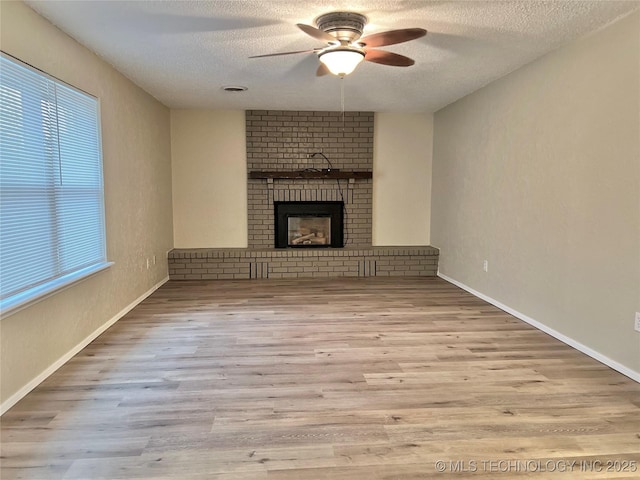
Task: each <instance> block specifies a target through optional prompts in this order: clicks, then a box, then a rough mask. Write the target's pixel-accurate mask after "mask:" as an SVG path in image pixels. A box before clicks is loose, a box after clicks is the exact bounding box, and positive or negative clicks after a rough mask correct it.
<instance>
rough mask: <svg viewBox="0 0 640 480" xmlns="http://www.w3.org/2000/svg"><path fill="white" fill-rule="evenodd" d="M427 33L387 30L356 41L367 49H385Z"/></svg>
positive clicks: (415, 29)
mask: <svg viewBox="0 0 640 480" xmlns="http://www.w3.org/2000/svg"><path fill="white" fill-rule="evenodd" d="M426 34H427V31H426V30H425V29H424V28H402V29H400V30H388V31H386V32H380V33H373V34H371V35H367V36H366V37H362V38H361V39H359V40H358V41H357V43H360V44H362V45H366V46H367V47H385V46H387V45H395V44H396V43H402V42H408V41H409V40H415V39H416V38H420V37H424V36H425V35H426Z"/></svg>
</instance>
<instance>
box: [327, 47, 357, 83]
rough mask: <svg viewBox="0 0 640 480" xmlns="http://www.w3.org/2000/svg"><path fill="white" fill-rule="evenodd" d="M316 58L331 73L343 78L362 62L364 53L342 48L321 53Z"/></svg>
mask: <svg viewBox="0 0 640 480" xmlns="http://www.w3.org/2000/svg"><path fill="white" fill-rule="evenodd" d="M318 57H319V59H320V61H321V62H322V63H323V64H324V65H325V66H326V67H327V68H328V69H329V71H330V72H331V73H333V74H334V75H337V76H339V77H344V76H345V75H349V74H350V73H351V72H353V71H354V70H355V69H356V67H357V66H358V64H360V62H362V60H364V52H363V51H361V50H358V49H357V48H350V47H342V48H333V49H330V50H326V51H324V52H321V53H319V54H318Z"/></svg>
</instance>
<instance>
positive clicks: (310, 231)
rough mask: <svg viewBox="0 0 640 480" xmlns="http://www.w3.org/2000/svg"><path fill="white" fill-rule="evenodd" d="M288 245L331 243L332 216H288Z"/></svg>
mask: <svg viewBox="0 0 640 480" xmlns="http://www.w3.org/2000/svg"><path fill="white" fill-rule="evenodd" d="M287 232H288V236H287V238H288V242H289V244H288V246H289V247H297V246H301V245H331V217H330V216H328V215H326V216H317V217H309V216H304V217H294V216H290V217H287Z"/></svg>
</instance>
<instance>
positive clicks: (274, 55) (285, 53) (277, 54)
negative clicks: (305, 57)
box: [249, 48, 322, 58]
mask: <svg viewBox="0 0 640 480" xmlns="http://www.w3.org/2000/svg"><path fill="white" fill-rule="evenodd" d="M318 50H322V49H321V48H314V49H313V50H296V51H295V52H281V53H267V54H266V55H252V56H251V57H249V58H264V57H277V56H279V55H294V54H296V53H312V52H317V51H318Z"/></svg>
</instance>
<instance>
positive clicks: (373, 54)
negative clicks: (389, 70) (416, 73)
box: [364, 50, 416, 67]
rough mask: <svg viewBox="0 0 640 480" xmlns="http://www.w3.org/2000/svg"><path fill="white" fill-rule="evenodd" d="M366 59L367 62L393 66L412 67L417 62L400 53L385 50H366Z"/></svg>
mask: <svg viewBox="0 0 640 480" xmlns="http://www.w3.org/2000/svg"><path fill="white" fill-rule="evenodd" d="M364 59H365V60H366V61H367V62H373V63H380V64H382V65H391V66H392V67H410V66H411V65H413V64H414V63H416V62H415V61H414V60H413V59H411V58H409V57H405V56H404V55H398V54H397V53H391V52H385V51H384V50H365V54H364Z"/></svg>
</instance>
